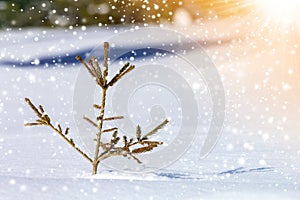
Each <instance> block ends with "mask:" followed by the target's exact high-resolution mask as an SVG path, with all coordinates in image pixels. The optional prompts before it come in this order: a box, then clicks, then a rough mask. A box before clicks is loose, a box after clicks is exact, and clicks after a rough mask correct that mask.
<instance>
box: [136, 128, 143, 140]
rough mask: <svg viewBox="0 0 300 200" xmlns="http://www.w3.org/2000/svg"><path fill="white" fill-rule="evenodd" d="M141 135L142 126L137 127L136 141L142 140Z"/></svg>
mask: <svg viewBox="0 0 300 200" xmlns="http://www.w3.org/2000/svg"><path fill="white" fill-rule="evenodd" d="M141 134H142V130H141V127H140V125H137V127H136V139H137V140H140V139H141Z"/></svg>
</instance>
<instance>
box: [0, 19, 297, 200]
mask: <svg viewBox="0 0 300 200" xmlns="http://www.w3.org/2000/svg"><path fill="white" fill-rule="evenodd" d="M232 23H233V22H221V23H218V24H207V26H203V25H195V26H193V27H190V29H189V30H187V29H185V30H180V32H181V33H183V34H185V35H187V34H189V35H190V36H191V37H192V38H193V40H195V41H196V42H197V43H199V44H201V45H202V46H203V48H204V51H205V52H206V53H207V55H208V56H209V58H210V59H211V61H212V63H213V64H214V66H215V67H216V69H217V72H218V73H219V76H220V80H222V84H223V87H224V94H225V102H224V105H225V110H224V112H225V121H224V124H223V129H222V134H221V135H220V137H219V138H217V139H218V140H217V143H216V146H214V148H213V149H212V151H211V152H210V153H209V154H208V155H207V156H206V157H205V158H202V159H200V152H201V150H203V143H204V141H205V140H206V138H208V137H209V136H208V135H207V130H208V129H209V128H210V125H211V124H210V122H211V121H212V118H213V102H212V100H211V99H210V96H209V95H212V94H211V93H210V92H209V88H208V86H207V85H206V84H207V82H206V80H205V79H206V78H208V77H201V76H199V77H200V78H199V77H198V76H192V75H191V76H189V75H186V76H184V75H183V77H184V78H186V77H187V79H189V78H190V80H186V82H187V84H188V85H192V90H193V91H194V92H195V91H196V92H195V94H199V95H198V96H197V97H196V100H197V102H196V106H198V110H197V111H198V114H199V116H197V117H198V118H197V119H199V120H198V121H197V122H196V125H197V126H198V127H197V130H196V132H195V134H192V135H188V134H189V130H190V129H189V128H192V125H191V126H189V123H188V122H187V123H186V124H184V123H183V122H182V121H180V119H179V118H178V119H177V118H176V116H177V114H178V113H180V112H179V111H178V109H177V108H180V106H178V105H177V104H176V103H178V102H177V101H175V100H174V101H170V100H169V99H165V100H163V99H159V103H160V105H163V106H165V110H164V112H163V111H161V110H158V112H162V113H159V115H163V114H166V115H168V116H171V117H172V119H173V122H172V123H171V124H170V126H168V130H171V132H172V131H173V134H170V135H168V133H170V132H167V131H165V132H163V133H162V134H160V135H159V138H160V139H162V140H163V141H164V142H165V145H164V146H162V147H159V148H161V149H159V148H158V149H157V150H155V151H157V152H154V155H156V156H158V155H165V154H166V155H167V153H170V152H171V150H170V149H168V145H169V146H172V148H174V149H175V150H174V152H173V153H170V154H169V155H167V157H168V158H167V157H166V160H167V161H168V162H167V161H165V163H164V164H163V166H160V164H161V163H160V162H158V163H151V159H152V157H147V155H146V156H144V157H143V156H141V160H142V161H143V158H144V161H146V164H144V165H142V167H141V168H142V169H141V170H140V171H139V170H138V171H134V170H132V169H133V168H134V167H135V166H136V165H135V164H132V163H133V161H132V160H129V161H128V160H127V159H126V158H120V159H116V160H112V161H109V160H108V161H107V162H104V164H103V165H101V164H100V168H99V173H98V174H97V175H95V176H93V177H92V176H91V175H90V172H91V166H90V165H89V163H88V162H86V161H85V160H83V159H82V158H81V157H80V155H78V154H76V152H75V151H73V149H71V148H70V147H69V146H68V145H67V144H66V143H65V142H64V141H63V140H61V138H59V137H58V136H57V135H55V134H54V133H53V134H52V133H51V130H48V129H47V128H45V127H24V126H23V124H24V122H25V121H30V120H34V119H35V118H34V114H33V113H32V112H31V110H30V109H29V108H28V106H27V105H26V104H25V102H24V97H30V98H31V99H32V101H33V102H35V103H37V104H42V105H43V106H44V107H45V109H46V110H47V113H48V114H49V115H50V116H51V117H52V119H54V120H55V121H59V122H60V123H62V125H63V126H64V127H65V126H70V128H71V129H70V130H71V134H72V136H73V137H75V138H76V140H77V142H78V143H79V145H80V146H82V147H83V148H84V149H86V150H87V151H91V150H90V147H89V144H87V143H86V141H85V138H84V137H83V136H82V135H80V134H78V133H77V131H78V130H79V129H80V128H78V127H77V126H78V125H77V120H78V116H76V113H74V102H75V103H76V102H77V103H78V102H79V103H80V102H81V101H80V100H78V99H76V98H77V97H76V91H77V92H78V88H77V87H78V86H77V85H76V84H77V83H78V79H77V76H78V77H80V74H81V73H86V72H85V71H84V70H83V69H82V68H81V66H80V64H78V63H77V61H76V60H75V59H74V56H75V55H77V54H80V55H83V56H84V55H85V53H89V52H90V51H92V50H93V52H96V53H97V54H98V53H99V55H97V56H100V57H102V55H100V52H99V51H98V49H99V48H100V47H101V46H100V47H99V45H100V44H101V43H102V42H103V41H106V40H113V39H115V41H116V43H118V42H119V43H118V44H121V42H123V43H122V44H123V47H122V48H121V47H120V46H117V47H116V48H115V52H119V51H120V52H123V53H124V54H123V56H124V58H119V60H118V59H117V62H116V63H115V64H116V65H117V64H118V62H119V61H120V62H121V61H123V60H122V59H124V60H126V59H128V60H129V61H130V62H132V63H134V64H136V65H139V64H140V65H143V63H158V64H162V63H163V64H164V65H165V66H167V68H168V66H173V65H174V63H177V64H178V66H177V68H176V69H178V70H183V71H184V70H186V71H187V72H189V71H188V70H190V68H189V65H180V64H185V63H187V62H188V61H185V60H184V59H178V58H172V57H163V56H162V57H161V58H158V59H157V60H155V59H154V60H153V56H154V57H155V55H152V54H151V52H150V53H149V52H148V54H149V56H144V57H143V56H141V57H139V56H136V57H134V56H133V58H131V57H130V55H131V54H130V52H131V50H132V48H134V49H139V48H146V47H147V46H154V47H157V48H158V47H160V45H161V44H162V43H166V44H175V43H176V42H178V41H177V39H178V38H176V37H175V38H172V37H165V36H163V35H162V36H161V38H157V41H154V40H147V39H145V41H143V42H142V43H141V45H140V46H138V44H137V43H136V44H135V43H132V42H131V40H130V39H128V40H124V38H122V37H119V35H122V34H121V33H122V32H123V31H124V30H128V29H129V28H121V27H116V28H109V29H102V28H97V27H91V28H82V29H73V30H67V31H66V30H63V29H61V30H59V29H57V30H50V29H49V30H47V29H24V30H7V31H5V30H2V31H1V32H0V44H1V50H0V51H1V52H0V53H1V54H0V80H1V85H0V199H1V200H15V199H99V198H102V199H121V198H122V199H281V200H282V199H299V196H300V186H299V180H300V159H299V157H300V135H299V133H298V130H299V128H300V124H299V123H298V120H299V116H300V109H299V99H300V93H299V89H300V85H299V75H300V74H299V60H297V59H296V57H297V56H298V57H299V54H300V51H299V48H298V47H296V46H295V44H294V43H293V42H292V41H290V42H283V41H284V40H283V39H281V38H280V37H279V36H278V37H277V36H274V35H272V33H269V32H266V33H265V37H261V35H260V34H257V35H253V34H251V33H253V32H252V31H253V30H250V29H248V30H244V31H240V32H239V33H238V34H237V33H236V32H237V31H236V30H237V29H238V28H236V27H239V26H240V25H235V24H232ZM214 27H217V28H216V29H214ZM225 27H226V29H225ZM133 29H135V30H137V29H138V28H137V27H133ZM167 29H175V28H174V27H168V28H167ZM187 32H189V33H187ZM221 32H222V33H223V34H221ZM210 33H211V34H210ZM249 35H250V36H251V37H250V36H249ZM112 38H113V39H112ZM133 39H134V38H133ZM298 39H299V38H298ZM118 40H120V41H121V42H120V41H118ZM122 40H123V41H122ZM297 41H298V40H297ZM186 46H188V44H184V45H183V47H186ZM95 48H96V49H95ZM128 52H129V53H128ZM126 53H128V54H126ZM160 53H162V54H163V53H164V52H163V51H162V52H160ZM185 53H186V54H184V55H185V58H190V59H196V60H197V59H198V58H197V56H198V57H199V55H201V56H203V51H202V50H200V49H196V50H195V51H192V50H191V51H187V52H185ZM143 58H144V60H143ZM199 59H201V58H199ZM180 67H181V68H180ZM138 69H140V68H138ZM160 69H162V68H160ZM175 71H176V70H175ZM202 75H203V74H202ZM134 78H136V77H135V76H133V75H132V76H128V80H130V79H134ZM160 78H161V79H162V80H163V79H164V80H166V79H167V77H160ZM125 79H126V78H124V81H125ZM142 79H143V77H142V76H141V77H140V79H138V78H137V80H139V81H142ZM147 80H148V79H147ZM190 83H195V84H194V85H193V84H190ZM88 86H89V83H88V82H87V85H86V86H84V87H88ZM162 88H163V87H162ZM84 89H86V90H88V89H87V88H84ZM155 89H157V88H154V90H155ZM116 91H117V90H116ZM178 91H179V93H178V94H175V96H176V95H177V97H178V98H179V100H182V101H183V103H187V104H190V102H192V100H191V99H188V98H181V96H180V93H182V92H184V91H185V90H184V89H181V90H180V89H178ZM117 92H118V91H117ZM119 92H120V94H123V93H121V92H122V91H119ZM168 92H169V90H167V89H166V93H167V96H164V97H170V98H171V97H173V96H172V93H171V92H170V93H168ZM149 93H150V94H152V93H151V92H148V93H138V92H137V93H136V94H137V96H138V95H140V98H141V97H143V98H144V97H145V95H146V94H149ZM74 95H75V98H74ZM124 95H125V94H124ZM153 95H156V94H155V93H153ZM168 95H169V96H168ZM111 97H112V98H114V96H113V94H112V95H111ZM159 97H160V96H159V95H158V96H157V98H159ZM82 98H84V95H83V96H82ZM131 98H133V97H131ZM136 98H137V97H136ZM79 99H80V98H79ZM95 99H97V95H95ZM147 99H150V98H147ZM122 100H124V101H125V102H129V103H128V109H127V108H126V110H129V111H128V112H129V113H130V112H134V114H135V115H134V117H132V120H133V121H134V122H136V123H142V125H144V126H145V127H148V126H150V124H151V120H152V118H151V114H149V113H148V112H141V113H139V114H140V115H141V116H139V114H137V113H136V112H137V109H138V107H137V106H132V104H130V102H131V100H132V99H131V100H130V99H120V101H122ZM132 101H133V102H135V103H137V102H138V100H135V99H134V98H133V100H132ZM184 101H185V102H184ZM173 102H174V104H171V103H173ZM144 103H145V104H146V105H148V104H147V103H149V108H152V107H151V106H153V105H156V103H157V102H156V103H155V102H154V103H153V102H152V101H151V100H149V102H148V101H145V102H144ZM151 103H152V104H151ZM183 103H181V104H180V105H182V104H183ZM112 105H113V103H112ZM134 105H138V104H134ZM170 105H172V106H174V107H172V106H170ZM168 106H170V108H169V107H168ZM147 108H148V107H147V106H146V108H145V109H144V111H145V110H146V111H147ZM111 109H112V108H111ZM172 109H173V110H172ZM190 109H191V110H189V112H194V111H193V109H192V108H190ZM76 111H77V110H76ZM121 111H122V110H120V111H118V112H121ZM148 111H149V110H148ZM80 116H81V113H80ZM129 116H130V115H129ZM136 116H138V117H136ZM135 117H136V118H135ZM64 122H66V123H64ZM83 123H84V122H83ZM143 123H144V124H143ZM180 123H182V124H183V125H185V126H186V127H184V128H185V129H184V130H183V132H184V133H186V134H187V135H188V136H186V137H187V139H184V138H185V137H182V138H183V139H182V142H183V143H185V142H186V143H185V144H187V145H186V146H185V148H183V149H179V148H178V149H176V145H175V142H174V141H176V138H177V135H176V133H177V132H176V131H178V130H179V129H180V125H181V124H180ZM149 156H150V155H149ZM148 161H149V163H150V164H148V165H147V162H148ZM116 163H117V164H116ZM124 163H125V164H124ZM131 164H132V165H133V167H132V166H131ZM152 164H153V165H152ZM127 165H128V166H127Z"/></svg>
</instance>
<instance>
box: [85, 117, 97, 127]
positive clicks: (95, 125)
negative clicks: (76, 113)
mask: <svg viewBox="0 0 300 200" xmlns="http://www.w3.org/2000/svg"><path fill="white" fill-rule="evenodd" d="M83 119H85V120H86V121H87V122H89V123H90V124H91V125H93V126H94V127H97V124H96V123H95V122H94V121H93V120H91V119H90V118H88V117H87V116H83Z"/></svg>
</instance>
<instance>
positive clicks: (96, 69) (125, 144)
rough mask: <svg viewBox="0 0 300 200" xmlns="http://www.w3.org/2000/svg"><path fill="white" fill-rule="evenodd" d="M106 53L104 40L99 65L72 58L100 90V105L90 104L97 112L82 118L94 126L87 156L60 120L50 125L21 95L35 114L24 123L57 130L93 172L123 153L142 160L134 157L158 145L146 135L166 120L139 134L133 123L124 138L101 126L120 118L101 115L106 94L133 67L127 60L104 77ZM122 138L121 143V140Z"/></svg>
mask: <svg viewBox="0 0 300 200" xmlns="http://www.w3.org/2000/svg"><path fill="white" fill-rule="evenodd" d="M108 53H109V44H108V42H104V61H103V66H102V67H100V64H99V62H98V60H97V58H96V57H92V58H91V59H89V60H88V61H87V62H85V61H84V60H83V59H82V58H81V57H80V56H76V59H77V60H78V61H79V62H80V63H81V64H82V65H83V66H84V67H85V68H86V70H87V71H88V73H89V74H90V75H91V76H92V78H93V79H94V80H95V81H96V84H97V85H98V86H99V87H100V89H101V101H100V104H94V105H93V107H94V108H95V109H97V110H98V113H99V115H98V116H97V117H96V119H95V120H92V119H90V118H88V117H86V116H84V117H83V119H84V120H85V121H87V122H88V123H89V124H90V125H91V126H93V127H94V128H95V132H96V134H95V139H94V140H95V152H94V155H93V156H90V155H89V154H88V153H87V152H85V151H84V150H83V149H81V148H80V147H79V146H78V145H77V144H76V142H75V141H74V140H73V138H71V137H70V136H69V135H70V134H69V131H70V128H69V127H67V128H65V129H63V128H62V127H61V125H60V123H57V124H56V125H53V123H52V120H51V118H50V116H49V115H47V114H46V112H45V111H44V108H43V106H41V105H39V106H35V105H34V104H33V103H32V102H31V100H30V99H29V98H25V101H26V103H27V104H28V105H29V107H30V108H31V109H32V110H33V112H34V113H35V114H36V116H37V119H36V121H35V122H32V123H26V124H25V126H48V127H50V128H51V129H52V130H53V131H54V132H55V133H57V134H58V135H59V136H61V138H63V139H64V140H65V141H66V142H67V144H69V145H70V146H71V147H72V148H73V149H74V150H75V151H76V152H77V153H79V154H80V155H81V156H82V157H83V158H85V159H86V160H88V161H89V162H90V163H91V165H92V174H93V175H94V174H97V170H98V166H99V163H100V162H101V161H103V160H105V159H107V158H110V157H113V156H124V157H127V158H132V159H133V160H135V161H136V162H137V163H142V162H141V161H140V160H139V159H138V158H137V157H136V155H137V154H141V153H145V152H149V151H151V150H153V149H154V148H156V147H158V146H159V145H162V144H163V142H161V141H153V140H151V139H150V137H151V136H152V135H154V134H156V133H157V132H158V131H159V130H160V129H162V128H163V127H164V126H165V125H166V124H167V123H168V122H169V120H168V119H165V120H164V121H162V122H161V123H160V124H158V125H157V126H156V127H155V128H153V129H152V130H150V131H149V132H146V133H144V134H143V133H142V130H141V127H140V126H139V125H137V126H136V133H135V137H131V138H127V136H125V135H124V136H123V137H120V136H119V131H118V128H117V127H114V128H109V129H104V128H103V127H104V124H105V123H107V122H109V121H112V120H121V119H123V118H124V117H123V116H109V117H106V116H105V102H106V94H107V91H108V89H109V88H111V87H113V86H114V85H115V84H116V83H117V82H118V81H119V80H120V79H121V78H122V77H123V76H124V75H126V74H127V73H129V72H130V71H132V70H133V69H134V68H135V66H134V65H131V64H130V63H126V64H125V65H124V66H123V67H121V68H120V69H119V72H118V73H116V74H115V75H114V76H113V78H112V79H110V80H108V72H109V70H108V68H109V66H108V59H109V58H108ZM102 134H111V136H110V140H108V141H103V139H102V138H101V136H102ZM121 141H122V142H121Z"/></svg>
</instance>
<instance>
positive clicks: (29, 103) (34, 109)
mask: <svg viewBox="0 0 300 200" xmlns="http://www.w3.org/2000/svg"><path fill="white" fill-rule="evenodd" d="M25 102H26V103H27V104H28V105H29V106H30V108H31V109H32V110H33V112H34V113H35V114H36V115H37V116H38V117H39V118H41V117H42V113H40V112H39V110H38V109H37V108H36V107H35V106H34V105H33V103H32V102H31V101H30V99H29V98H25Z"/></svg>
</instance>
